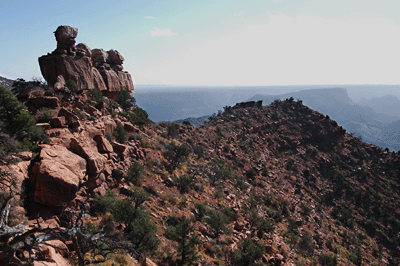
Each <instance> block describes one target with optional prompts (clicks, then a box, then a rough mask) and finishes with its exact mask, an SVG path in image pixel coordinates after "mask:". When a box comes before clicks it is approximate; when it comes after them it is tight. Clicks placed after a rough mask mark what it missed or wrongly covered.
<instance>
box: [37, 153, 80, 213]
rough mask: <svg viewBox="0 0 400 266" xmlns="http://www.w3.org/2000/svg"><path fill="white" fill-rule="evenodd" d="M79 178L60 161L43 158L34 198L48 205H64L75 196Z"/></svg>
mask: <svg viewBox="0 0 400 266" xmlns="http://www.w3.org/2000/svg"><path fill="white" fill-rule="evenodd" d="M78 186H79V178H78V177H77V176H76V175H75V174H74V173H73V172H72V171H70V170H69V169H68V168H66V167H65V166H64V165H62V164H61V163H59V162H54V161H51V160H43V161H42V162H41V164H40V170H39V174H38V177H37V178H36V188H35V195H34V200H35V202H37V203H40V204H44V205H48V206H62V205H63V203H65V202H69V201H71V200H73V199H74V198H75V195H76V192H77V191H78Z"/></svg>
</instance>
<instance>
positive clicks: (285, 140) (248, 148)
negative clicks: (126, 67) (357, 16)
mask: <svg viewBox="0 0 400 266" xmlns="http://www.w3.org/2000/svg"><path fill="white" fill-rule="evenodd" d="M61 95H62V93H61V94H59V95H58V98H57V97H54V96H44V95H43V94H40V93H39V92H32V93H31V96H30V97H29V100H28V101H27V102H25V103H26V104H27V106H28V108H29V110H30V111H31V112H32V113H34V114H35V116H36V119H37V122H44V123H41V124H39V126H41V127H43V128H44V129H45V133H46V135H47V136H48V137H49V140H48V141H44V142H46V143H47V144H44V142H43V144H40V143H38V144H39V146H38V149H34V153H33V154H31V155H29V153H28V154H27V153H15V154H14V156H18V157H19V158H20V159H18V160H17V163H16V164H15V161H7V166H8V168H9V169H14V171H17V173H18V174H16V176H18V179H17V180H19V181H21V183H24V184H25V185H24V190H23V194H22V195H23V198H26V199H27V200H25V201H24V202H25V203H24V204H22V203H21V206H23V207H24V208H25V210H26V214H24V211H23V209H22V210H21V206H18V204H16V205H13V207H12V208H11V209H12V211H11V218H12V219H11V220H12V221H13V225H15V224H16V223H17V224H18V221H25V223H26V224H28V226H29V227H28V228H29V230H38V229H37V228H38V227H39V229H40V228H46V227H47V226H51V227H52V228H55V229H52V230H58V231H59V230H61V229H62V228H69V227H68V226H67V225H68V224H70V225H71V228H72V229H74V230H72V231H68V230H67V229H65V230H67V233H62V232H64V231H61V233H59V234H60V235H62V236H69V237H70V239H71V240H65V239H64V240H62V241H59V240H57V241H59V242H57V245H59V246H62V247H63V248H64V249H67V250H68V252H67V253H65V252H60V254H61V255H60V254H57V255H58V256H61V257H64V258H70V259H71V258H72V260H71V261H73V262H75V263H80V260H79V259H80V258H83V257H82V256H80V253H79V252H81V253H83V254H86V255H85V256H84V257H85V258H86V260H87V264H89V263H90V261H92V260H94V259H95V258H97V259H99V258H100V260H101V258H103V257H101V256H105V255H104V254H103V253H102V254H103V255H101V256H100V255H97V257H96V255H95V254H94V253H93V252H94V251H95V250H97V251H98V250H103V251H104V247H105V246H104V243H103V244H101V245H98V246H93V245H92V244H93V243H98V242H96V241H99V238H98V237H97V235H96V234H97V233H95V232H96V230H97V229H99V230H100V229H101V230H103V231H101V232H103V233H104V234H103V235H102V238H101V239H105V241H106V243H107V244H106V246H107V247H111V246H112V247H113V248H115V249H114V250H115V251H114V252H113V253H115V252H116V250H119V251H118V252H117V253H115V254H114V255H113V256H111V257H110V256H109V258H110V259H111V261H113V262H114V263H120V264H122V265H136V264H137V261H141V260H143V258H144V256H147V257H148V259H146V263H147V265H154V264H151V263H156V264H157V265H176V264H189V261H192V262H193V261H197V262H198V263H200V265H353V264H354V265H396V264H397V263H399V257H400V253H399V244H400V235H399V228H400V223H399V219H400V213H399V210H400V201H399V188H400V186H399V185H400V184H399V182H400V180H399V166H400V165H399V163H400V157H399V156H398V155H397V154H394V153H390V152H387V151H384V150H382V149H381V148H378V147H376V146H373V145H370V144H365V143H364V142H362V141H360V140H359V139H357V138H355V137H353V136H351V135H349V134H348V133H346V131H345V130H344V129H343V128H342V127H340V126H338V125H337V123H336V122H335V121H333V120H331V119H330V118H328V117H326V116H324V115H322V114H320V113H318V112H316V111H313V110H312V109H310V108H308V107H307V106H305V105H303V103H302V102H298V101H295V100H294V99H293V98H291V99H287V100H284V101H274V102H273V103H272V104H270V105H268V106H264V107H257V106H256V104H255V103H243V104H238V105H236V106H234V107H226V108H225V110H224V112H222V113H220V114H218V115H216V116H213V117H212V118H211V120H210V122H207V123H206V124H205V125H203V126H197V127H193V126H188V125H179V124H176V123H171V124H169V125H168V126H167V125H165V124H162V123H161V124H155V123H152V122H151V121H148V120H146V119H143V116H142V115H141V114H143V113H142V111H140V110H141V109H140V108H138V107H135V106H130V107H129V106H128V107H127V108H125V111H124V110H122V109H120V108H119V107H118V106H116V105H115V103H113V102H111V101H109V100H108V99H107V98H104V97H103V96H100V95H99V94H98V92H95V91H81V92H79V93H77V94H76V95H75V97H74V100H72V101H71V100H70V96H68V97H64V98H63V97H61ZM128 98H129V97H128ZM120 104H121V106H124V102H120ZM35 106H36V108H35ZM38 106H40V108H37V107H38ZM44 106H47V109H43V107H44ZM24 154H25V156H24ZM15 158H17V157H15ZM18 161H19V162H18ZM3 162H5V161H3ZM2 171H3V170H2ZM3 206H5V205H3ZM85 210H86V215H85V216H81V214H82V212H84V211H85ZM66 214H71V215H72V216H68V215H67V216H66ZM2 217H4V216H2ZM38 217H39V218H38ZM68 217H70V218H68ZM71 217H76V219H77V220H76V223H71V219H72V221H74V220H73V218H71ZM78 221H80V222H78ZM10 226H11V224H10ZM4 228H5V227H2V226H0V229H4ZM35 228H36V229H35ZM63 230H64V229H63ZM39 231H41V232H42V231H44V229H40V230H39ZM58 231H57V232H58ZM29 232H31V231H29ZM76 232H83V234H82V235H81V237H82V236H83V238H82V240H80V241H83V242H82V243H86V245H87V246H86V247H85V248H83V247H84V246H82V245H80V244H79V242H76V243H75V242H74V241H76V238H75V237H76ZM71 234H72V236H71ZM58 239H60V238H58ZM67 239H69V238H67ZM74 239H75V240H74ZM96 239H97V240H96ZM44 240H45V239H43V240H41V241H44ZM89 240H90V241H89ZM41 241H38V243H42V242H41ZM85 241H87V242H85ZM179 243H184V245H183V246H180V245H179ZM122 244H123V245H122ZM121 245H122V246H121ZM39 247H43V245H42V244H41V246H40V245H39ZM79 247H81V248H79ZM42 250H45V249H44V248H42ZM47 250H50V251H47V252H48V253H49V254H50V253H51V254H53V253H52V252H53V251H54V250H53V251H52V250H51V249H47ZM56 250H58V249H56ZM121 250H122V251H121ZM43 252H45V251H43ZM43 252H42V251H39V252H36V253H35V254H36V255H35V256H34V257H33V258H34V259H35V260H41V261H43V260H44V259H45V258H46V256H50V255H46V256H44V257H43V254H44V253H43ZM185 252H186V253H185ZM184 254H186V255H184ZM1 255H2V253H0V259H2V258H4V257H2V256H1ZM194 255H196V256H194ZM52 256H53V258H54V257H55V254H53V255H52ZM99 256H100V257H99ZM104 258H106V257H104ZM150 259H151V261H150ZM107 263H108V262H107ZM109 263H111V262H110V261H109ZM257 263H258V264H257ZM80 264H81V265H83V264H82V263H80ZM100 265H101V264H100ZM103 265H109V264H103Z"/></svg>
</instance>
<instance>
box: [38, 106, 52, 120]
mask: <svg viewBox="0 0 400 266" xmlns="http://www.w3.org/2000/svg"><path fill="white" fill-rule="evenodd" d="M53 116H54V114H53V113H52V111H51V110H49V109H48V108H46V107H43V108H40V109H39V110H38V111H37V112H36V115H35V119H36V122H37V123H48V122H49V121H50V119H52V118H53Z"/></svg>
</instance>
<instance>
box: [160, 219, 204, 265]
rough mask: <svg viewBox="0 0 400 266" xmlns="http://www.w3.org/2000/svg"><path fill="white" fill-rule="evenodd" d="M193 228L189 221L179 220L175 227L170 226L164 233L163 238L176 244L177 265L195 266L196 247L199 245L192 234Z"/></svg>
mask: <svg viewBox="0 0 400 266" xmlns="http://www.w3.org/2000/svg"><path fill="white" fill-rule="evenodd" d="M193 231H194V226H193V225H192V222H191V221H190V220H189V219H186V218H181V219H180V222H179V223H178V224H176V225H171V226H169V227H168V228H167V230H166V231H165V236H166V237H167V238H169V239H171V240H173V241H176V242H177V243H178V245H177V250H178V254H179V257H180V259H179V260H178V261H177V265H179V266H183V265H197V263H196V262H197V260H198V259H199V256H198V255H197V254H198V252H197V246H198V245H200V244H201V241H200V240H199V239H198V237H197V235H196V234H192V232H193Z"/></svg>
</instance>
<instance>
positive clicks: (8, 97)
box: [0, 87, 35, 136]
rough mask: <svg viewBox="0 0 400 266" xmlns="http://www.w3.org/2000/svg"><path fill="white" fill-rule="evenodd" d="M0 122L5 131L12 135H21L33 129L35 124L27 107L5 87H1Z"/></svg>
mask: <svg viewBox="0 0 400 266" xmlns="http://www.w3.org/2000/svg"><path fill="white" fill-rule="evenodd" d="M0 121H2V122H3V123H4V126H3V129H4V130H5V131H6V132H7V133H8V134H10V135H12V136H14V135H20V134H21V133H23V132H26V131H27V130H28V129H29V128H30V127H32V126H33V125H34V124H35V122H34V119H33V117H32V116H31V115H30V114H29V113H28V110H27V108H26V106H25V105H23V104H22V103H21V102H19V101H18V99H17V97H16V96H15V95H14V94H13V93H12V92H11V91H9V90H7V89H6V88H4V87H0Z"/></svg>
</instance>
